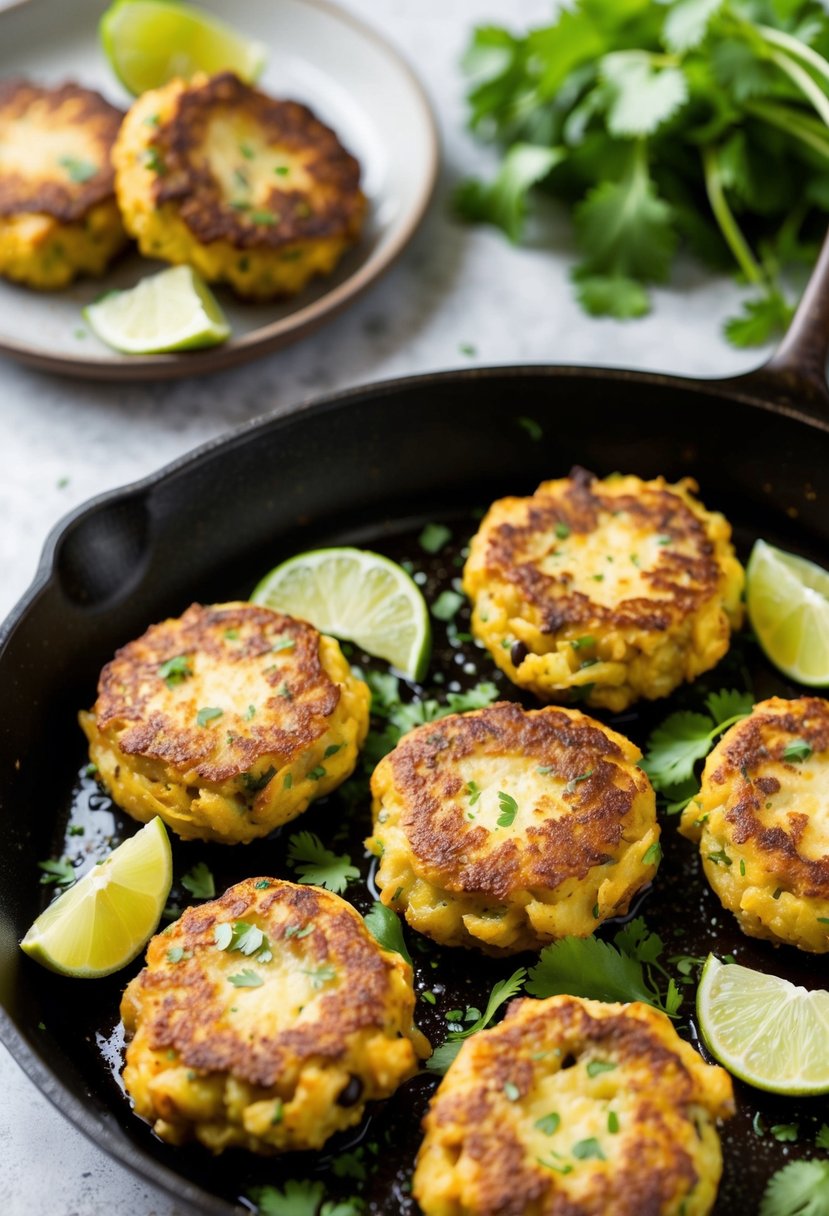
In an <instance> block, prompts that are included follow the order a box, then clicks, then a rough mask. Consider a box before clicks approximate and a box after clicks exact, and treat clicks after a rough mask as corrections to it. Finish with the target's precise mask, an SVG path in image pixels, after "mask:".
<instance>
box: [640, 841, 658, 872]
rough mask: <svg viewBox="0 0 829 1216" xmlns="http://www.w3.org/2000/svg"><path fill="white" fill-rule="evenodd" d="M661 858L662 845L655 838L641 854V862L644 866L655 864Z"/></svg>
mask: <svg viewBox="0 0 829 1216" xmlns="http://www.w3.org/2000/svg"><path fill="white" fill-rule="evenodd" d="M661 859H662V845H661V844H660V843H659V841H658V840H655V841H654V842H653V844H652V845H651V846H650V848H648V849H646V850H645V852H644V854H643V855H642V864H643V865H646V866H655V865H657V864H658V863H659V861H661Z"/></svg>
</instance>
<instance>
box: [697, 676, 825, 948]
mask: <svg viewBox="0 0 829 1216" xmlns="http://www.w3.org/2000/svg"><path fill="white" fill-rule="evenodd" d="M824 783H825V784H824ZM680 830H681V831H682V833H683V835H685V836H687V837H688V838H689V839H691V840H695V841H698V842H699V847H700V856H701V858H702V866H703V869H704V870H705V876H706V878H707V879H708V881H709V883H710V884H711V887H712V888H713V890H714V892H715V893H716V894H717V896H718V897H719V898H720V900H721V901H722V904H723V907H725V908H728V910H729V911H730V912H733V913H734V915H735V916H736V918H737V921H738V923H739V925H740V928H741V929H742V930H743V932H744V933H747V934H748V936H749V937H764V938H769V939H770V940H771V941H773V942H775V943H780V942H784V943H788V944H789V945H792V946H798V947H799V948H800V949H801V950H810V951H813V952H815V953H819V954H825V953H826V952H827V951H829V702H827V701H824V700H822V699H821V698H820V697H799V698H798V699H797V700H794V701H785V700H783V699H782V698H780V697H772V698H771V699H770V700H768V701H761V702H760V703H759V704H758V705H755V706H754V709H753V711H752V713H751V714H750V715H749V717H747V718H744V719H743V721H741V722H738V723H737V724H736V725H735V726H732V727H731V729H730V730H729V731H727V732H726V733H725V734H724V735H723V737H722V739H720V741H719V743H718V744H717V746H716V747H715V748H714V750H713V751H712V752H711V754H710V755H709V757H708V759H707V760H706V762H705V768H704V770H703V774H702V789H701V790H700V793H699V796H698V797H697V798H694V799H693V800H692V801H691V802H689V803H688V806H687V807H686V808H685V810H684V811H683V813H682V823H681V829H680Z"/></svg>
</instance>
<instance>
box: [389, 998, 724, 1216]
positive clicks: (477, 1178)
mask: <svg viewBox="0 0 829 1216" xmlns="http://www.w3.org/2000/svg"><path fill="white" fill-rule="evenodd" d="M733 1112H734V1102H733V1097H732V1088H731V1078H730V1077H729V1076H728V1073H726V1072H725V1071H724V1070H723V1069H722V1068H717V1067H712V1066H710V1065H708V1064H705V1063H703V1061H702V1060H701V1059H700V1057H699V1056H698V1055H697V1053H696V1052H695V1051H694V1050H693V1048H692V1047H690V1046H689V1045H688V1044H687V1043H683V1042H682V1040H681V1039H680V1038H679V1037H678V1035H677V1033H676V1031H675V1030H674V1028H673V1026H672V1025H671V1023H670V1021H669V1019H668V1018H667V1017H666V1015H665V1014H664V1013H660V1012H658V1011H657V1010H655V1009H651V1008H650V1006H648V1005H642V1004H639V1003H635V1004H631V1005H611V1004H603V1003H601V1002H599V1001H586V1000H579V999H578V998H576V997H571V996H556V997H552V998H550V999H549V1000H544V1001H534V1000H522V1001H513V1002H512V1003H511V1005H510V1006H509V1008H508V1010H507V1015H506V1018H505V1019H504V1021H503V1022H502V1023H501V1024H500V1025H499V1026H496V1027H495V1028H494V1029H492V1030H485V1031H482V1032H481V1033H480V1034H476V1035H474V1036H473V1037H472V1038H470V1039H467V1040H466V1041H465V1042H464V1044H463V1046H462V1047H461V1050H460V1053H459V1055H458V1057H457V1059H456V1060H455V1061H454V1063H453V1064H452V1066H451V1067H450V1069H449V1071H448V1072H447V1074H446V1077H445V1078H444V1080H443V1081H442V1083H441V1085H440V1087H439V1089H438V1090H437V1093H436V1094H435V1096H434V1098H433V1099H432V1102H431V1105H430V1108H429V1111H428V1113H427V1115H426V1118H425V1119H424V1129H425V1132H426V1135H425V1138H424V1140H423V1144H422V1146H421V1149H420V1152H419V1154H418V1159H417V1167H416V1169H415V1174H414V1180H413V1192H414V1195H415V1198H416V1199H417V1201H418V1203H419V1204H420V1206H421V1208H422V1209H423V1211H424V1213H425V1216H645V1214H647V1216H705V1214H706V1213H707V1212H710V1210H711V1207H712V1206H713V1204H714V1200H715V1198H716V1194H717V1186H718V1183H719V1179H720V1174H721V1172H722V1154H721V1151H720V1142H719V1137H718V1135H717V1131H716V1128H715V1126H714V1120H716V1119H721V1118H727V1117H728V1116H730V1115H731V1114H733Z"/></svg>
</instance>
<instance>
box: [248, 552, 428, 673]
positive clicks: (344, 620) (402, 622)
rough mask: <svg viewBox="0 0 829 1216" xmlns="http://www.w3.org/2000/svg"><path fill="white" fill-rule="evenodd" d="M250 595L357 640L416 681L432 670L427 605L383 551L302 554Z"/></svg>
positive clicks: (254, 598) (405, 574) (357, 643)
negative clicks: (382, 555) (381, 553)
mask: <svg viewBox="0 0 829 1216" xmlns="http://www.w3.org/2000/svg"><path fill="white" fill-rule="evenodd" d="M250 598H251V599H252V601H253V602H254V603H255V604H266V605H267V607H268V608H274V609H276V611H277V612H286V613H288V615H289V616H297V617H300V618H301V619H302V620H305V621H310V622H311V624H312V625H314V626H316V628H317V629H319V630H320V631H321V632H322V633H332V634H333V635H334V636H335V637H337V638H343V639H344V640H345V641H348V642H354V643H355V644H356V645H357V646H360V647H361V648H362V649H363V650H365V651H366V653H367V654H371V655H374V656H375V657H376V658H378V659H385V660H386V661H387V662H388V663H391V664H392V666H393V667H396V668H397V669H398V671H401V672H402V673H403V674H404V675H406V676H408V677H409V678H410V679H413V680H420V679H422V677H423V676H424V674H425V672H426V668H427V667H428V665H429V654H430V651H431V645H432V631H431V627H430V625H429V612H428V610H427V608H426V602H425V600H424V599H423V596H422V595H421V594H420V591H419V590H418V588H417V586H416V585H415V583H414V582H413V581H412V579H411V578H409V576H408V574H407V573H406V571H405V570H404V569H403V568H402V567H401V566H398V565H397V564H396V563H395V562H392V561H389V559H388V558H387V557H381V556H380V554H379V553H370V552H369V551H368V550H367V549H347V548H341V549H316V550H314V551H313V552H311V553H300V554H299V555H298V556H297V557H291V558H289V559H288V561H286V562H283V563H282V565H281V566H277V567H276V569H275V570H271V572H270V574H267V575H265V577H264V578H263V579H262V581H261V583H259V585H258V586H257V587H256V589H255V591H254V592H253V595H252V596H251V597H250Z"/></svg>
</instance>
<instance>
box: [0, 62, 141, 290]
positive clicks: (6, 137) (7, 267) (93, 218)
mask: <svg viewBox="0 0 829 1216" xmlns="http://www.w3.org/2000/svg"><path fill="white" fill-rule="evenodd" d="M122 117H123V115H122V113H121V111H120V110H117V109H116V108H115V106H111V105H110V104H109V102H108V101H105V100H104V98H103V97H101V95H100V94H99V93H96V92H94V91H93V90H92V89H84V88H81V87H80V85H77V84H64V85H61V86H60V87H57V88H52V89H46V88H41V87H39V86H38V85H34V84H32V83H30V82H29V81H27V80H24V79H22V78H20V77H15V78H13V79H9V80H3V81H0V274H4V275H6V276H7V277H8V278H12V279H15V280H16V281H18V282H22V283H27V284H29V285H30V286H32V287H39V288H45V289H51V288H56V287H63V286H65V284H66V283H68V282H70V281H71V280H72V279H73V278H74V277H75V275H77V274H79V273H88V274H100V273H101V272H102V271H103V269H104V268H105V266H106V265H107V263H108V262H109V261H110V259H111V258H112V256H113V255H114V254H115V253H116V252H117V250H118V249H120V248H121V246H122V245H123V244H124V243H125V241H126V234H125V232H124V229H123V226H122V224H121V219H120V215H119V213H118V207H117V205H116V202H115V195H114V190H113V180H114V173H113V168H112V163H111V159H110V154H111V152H112V146H113V144H114V142H115V137H116V135H117V134H118V129H119V127H120V125H121V119H122Z"/></svg>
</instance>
